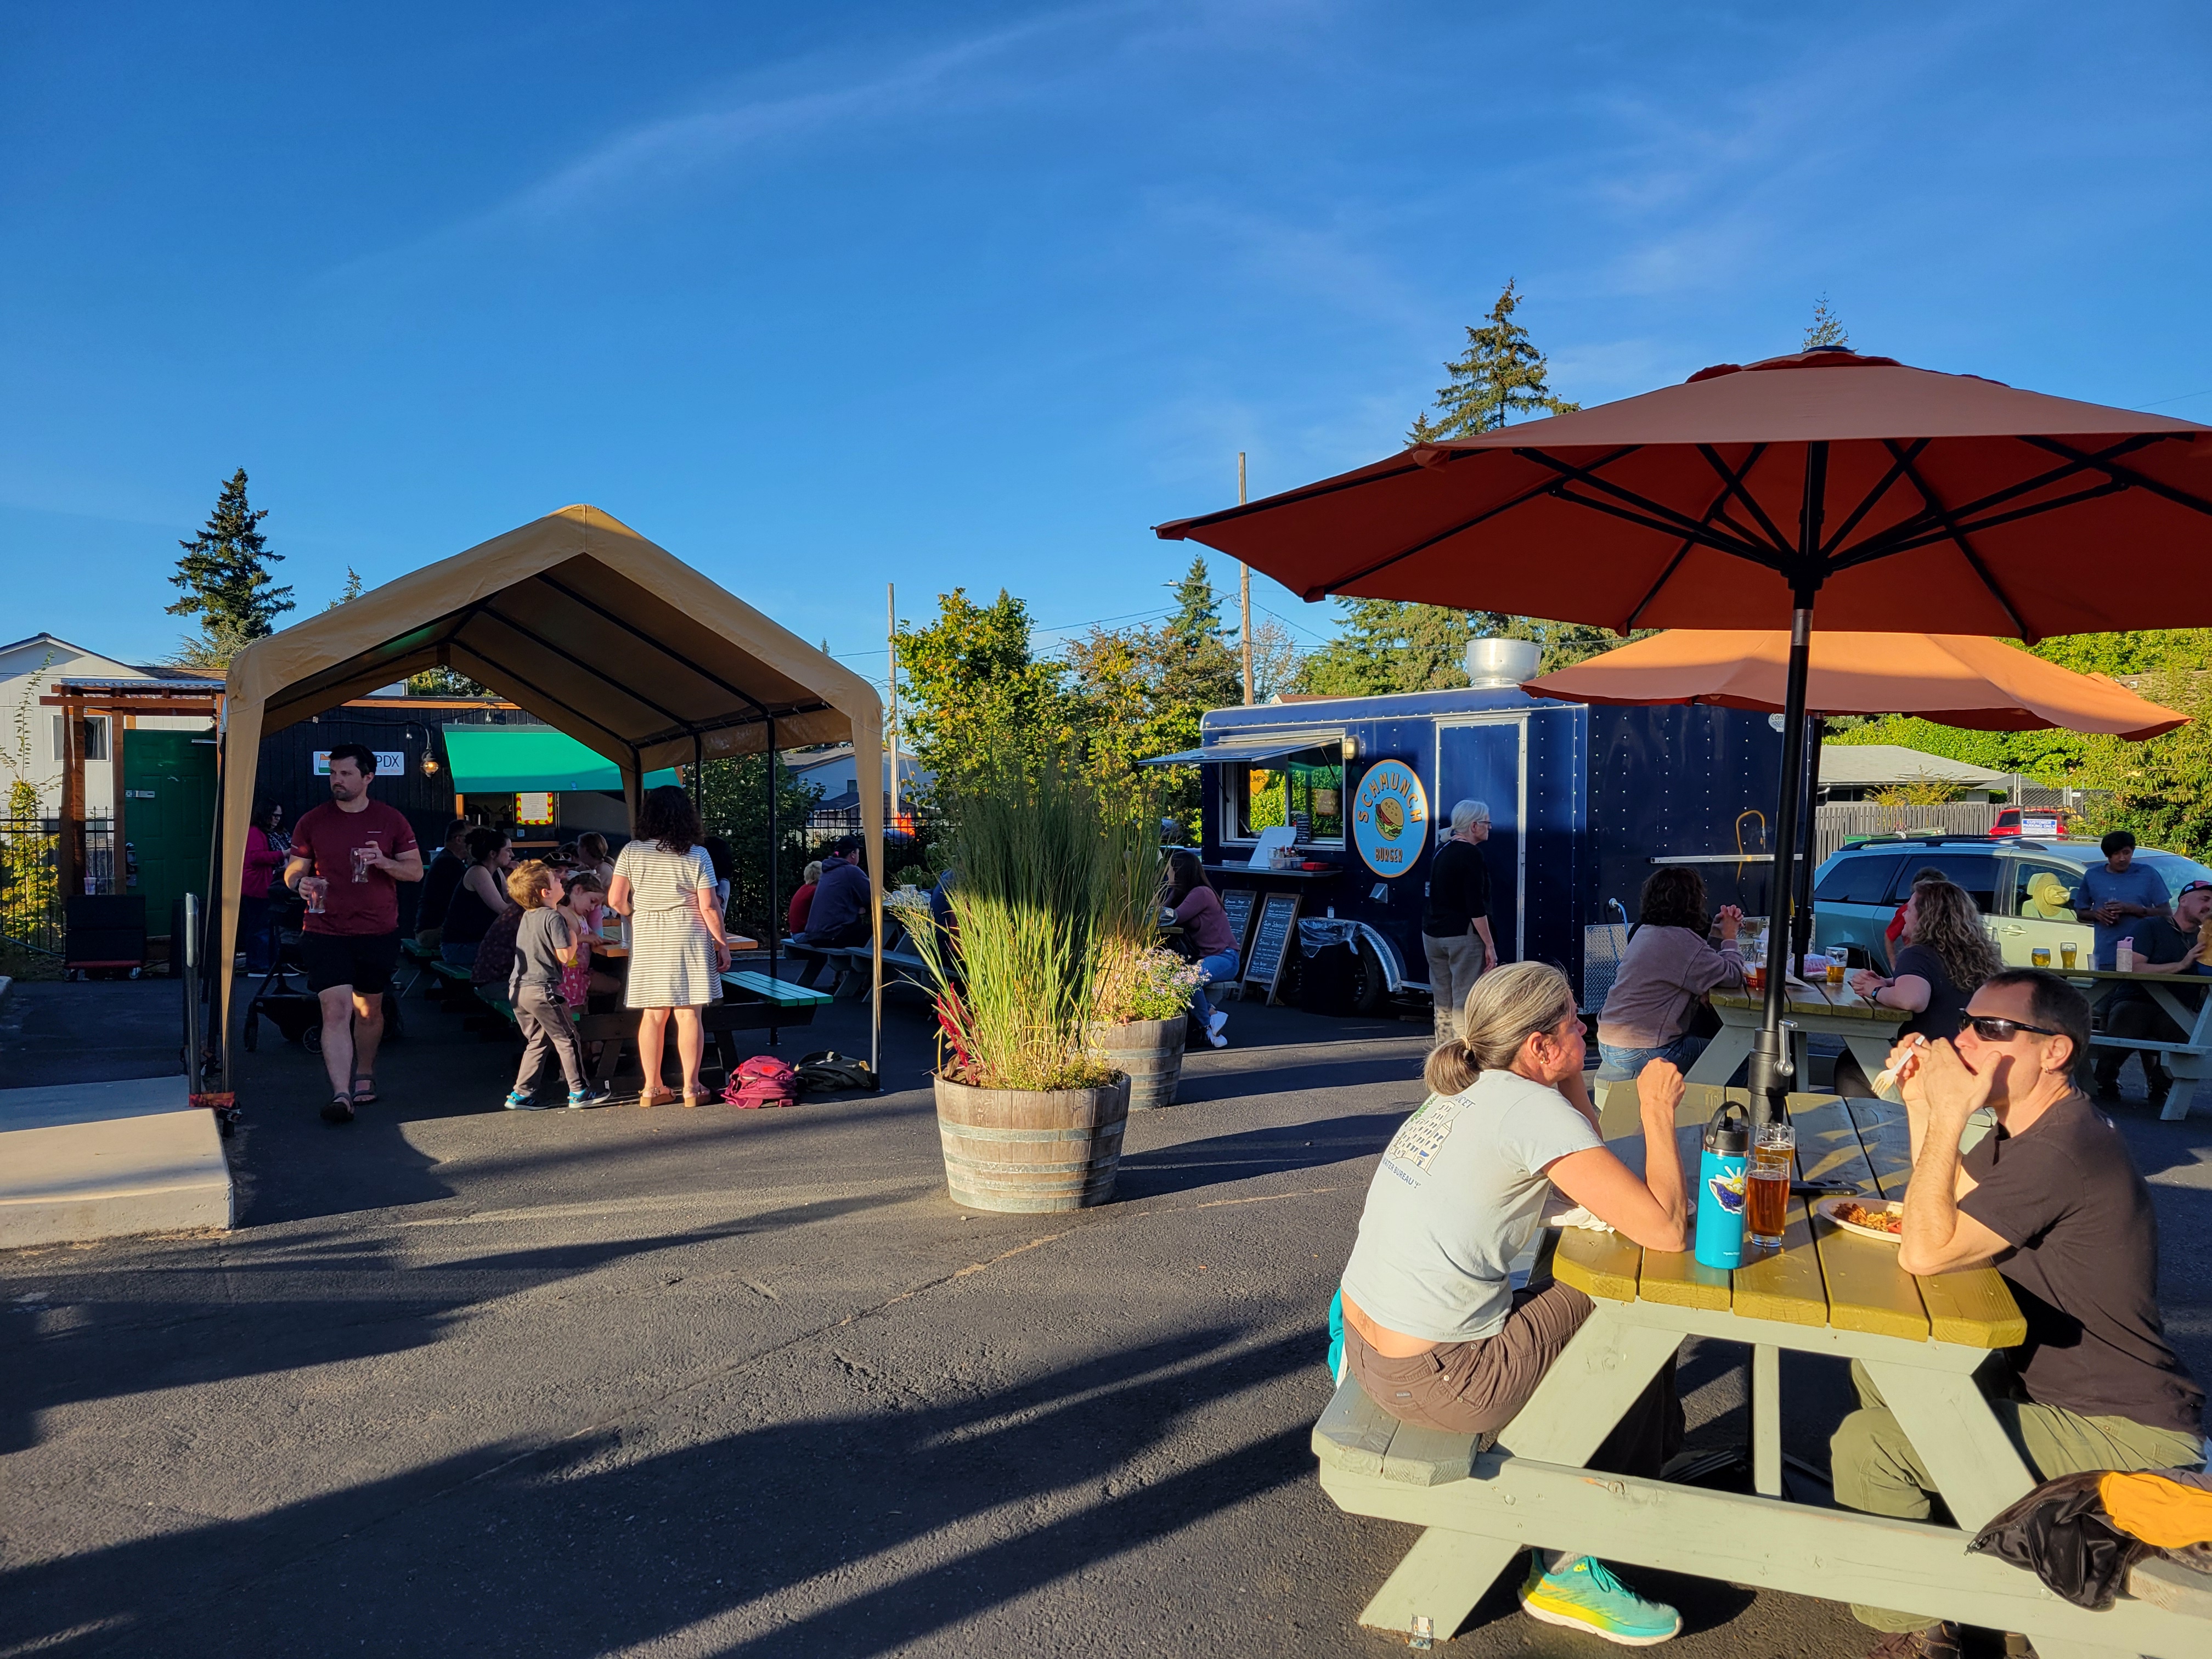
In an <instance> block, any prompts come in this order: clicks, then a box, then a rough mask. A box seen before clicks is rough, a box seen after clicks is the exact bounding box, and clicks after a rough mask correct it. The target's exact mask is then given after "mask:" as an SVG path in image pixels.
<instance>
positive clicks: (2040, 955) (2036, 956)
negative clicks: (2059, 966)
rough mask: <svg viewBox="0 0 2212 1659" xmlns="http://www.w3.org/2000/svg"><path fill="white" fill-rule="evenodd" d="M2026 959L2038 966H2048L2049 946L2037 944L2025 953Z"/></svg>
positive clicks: (2049, 958)
mask: <svg viewBox="0 0 2212 1659" xmlns="http://www.w3.org/2000/svg"><path fill="white" fill-rule="evenodd" d="M2027 959H2028V960H2029V961H2030V962H2032V963H2034V964H2035V965H2036V966H2037V967H2039V968H2048V967H2049V966H2051V947H2050V946H2049V945H2037V946H2036V947H2035V948H2034V949H2033V950H2032V951H2029V952H2028V953H2027Z"/></svg>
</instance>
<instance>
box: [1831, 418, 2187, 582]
mask: <svg viewBox="0 0 2212 1659" xmlns="http://www.w3.org/2000/svg"><path fill="white" fill-rule="evenodd" d="M2147 441H2148V440H2145V439H2136V440H2131V441H2130V444H2129V445H2127V446H2125V447H2135V446H2136V444H2140V443H2142V442H2147ZM2106 453H2107V454H2108V455H2109V454H2115V453H2120V451H2119V450H2117V449H2115V450H2107V451H2106ZM2087 470H2088V469H2087V463H2085V462H2081V461H2075V462H2074V463H2072V464H2071V465H2066V466H2055V467H2053V468H2051V470H2050V471H2048V472H2039V473H2038V474H2036V476H2035V477H2033V478H2023V479H2022V480H2021V481H2020V482H2019V483H2011V484H2007V485H2006V486H2005V487H2004V488H2003V489H1993V490H1991V491H1990V493H1989V494H1988V495H1981V496H1978V497H1976V498H1975V499H1974V500H1972V501H1967V502H1966V503H1964V504H1963V505H1961V506H1960V507H1954V508H1953V509H1952V510H1953V511H1954V513H1956V514H1957V515H1958V517H1959V518H1960V520H1962V521H1963V520H1973V519H1974V515H1975V514H1976V513H1983V512H1985V511H1987V510H1988V509H1989V508H1990V507H1996V505H1998V504H1999V503H2000V502H2002V501H2013V500H2016V499H2017V498H2018V497H2020V496H2022V495H2033V493H2034V492H2035V491H2037V490H2039V489H2045V488H2047V487H2049V486H2050V485H2051V484H2054V483H2057V482H2058V481H2059V480H2060V479H2062V478H2069V477H2073V476H2074V474H2075V473H2076V472H2081V471H2087ZM2082 499H2085V498H2084V497H2081V496H2075V495H2068V496H2063V497H2061V498H2060V499H2058V500H2057V501H2039V502H2037V503H2036V504H2035V505H2033V507H2027V509H2025V510H2023V511H2021V512H2017V513H2009V514H2007V515H2006V517H2005V519H2004V520H2002V522H2006V523H2009V522H2011V521H2012V520H2015V519H2024V518H2033V517H2034V516H2035V515H2036V514H2037V513H2045V512H2048V511H2050V510H2051V508H2052V507H2065V506H2069V505H2071V504H2072V503H2073V502H2074V501H2078V500H2082ZM1937 522H1938V520H1937V519H1936V515H1935V514H1934V513H1931V512H1929V511H1927V510H1925V509H1923V510H1922V511H1921V512H1918V513H1913V514H1912V515H1911V516H1910V517H1909V518H1905V519H1903V520H1899V522H1897V523H1896V524H1893V525H1892V526H1889V528H1888V529H1887V530H1885V531H1883V532H1881V534H1879V535H1877V536H1872V537H1869V538H1868V539H1867V540H1866V541H1864V542H1862V543H1861V544H1859V545H1858V546H1857V548H1855V549H1853V550H1852V553H1851V556H1850V558H1849V559H1847V560H1843V561H1839V562H1838V563H1837V565H1836V566H1835V568H1838V569H1845V568H1849V567H1850V565H1853V564H1863V563H1865V562H1867V561H1868V560H1869V559H1870V558H1875V559H1878V558H1881V557H1883V556H1887V555H1888V554H1890V553H1894V552H1900V551H1905V550H1910V549H1911V548H1915V547H1925V546H1927V545H1928V544H1929V539H1930V538H1929V530H1930V528H1931V527H1932V526H1935V525H1936V523H1937ZM1990 522H1992V521H1991V520H1974V522H1973V523H1972V524H1971V525H1970V526H1969V528H1972V529H1979V528H1981V527H1983V526H1984V525H1986V524H1988V523H1990ZM1932 539H1934V540H1937V541H1941V540H1942V535H1941V534H1937V535H1936V536H1935V537H1934V538H1932Z"/></svg>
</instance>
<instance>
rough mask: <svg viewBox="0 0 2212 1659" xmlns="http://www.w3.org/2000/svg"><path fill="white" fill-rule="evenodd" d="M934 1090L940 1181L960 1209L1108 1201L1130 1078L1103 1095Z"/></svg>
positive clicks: (940, 1084) (1070, 1206)
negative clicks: (942, 1167) (942, 1159)
mask: <svg viewBox="0 0 2212 1659" xmlns="http://www.w3.org/2000/svg"><path fill="white" fill-rule="evenodd" d="M936 1084H937V1134H938V1139H939V1142H940V1143H941V1144H942V1145H943V1147H944V1152H945V1184H946V1186H948V1187H949V1188H951V1193H952V1201H953V1202H954V1203H955V1204H957V1205H959V1206H962V1207H963V1208H964V1209H970V1210H1000V1211H1010V1212H1042V1211H1051V1210H1082V1209H1088V1208H1089V1207H1090V1206H1092V1205H1094V1204H1103V1203H1105V1202H1106V1201H1107V1200H1109V1199H1110V1198H1112V1197H1113V1196H1114V1176H1115V1172H1116V1171H1117V1170H1119V1169H1120V1168H1121V1129H1122V1126H1123V1125H1124V1123H1126V1122H1127V1119H1128V1115H1129V1079H1128V1078H1127V1076H1126V1075H1117V1076H1116V1077H1115V1079H1114V1080H1113V1082H1112V1083H1110V1084H1109V1085H1106V1086H1105V1087H1104V1088H1102V1089H1054V1090H1049V1091H1046V1090H1037V1091H1031V1090H1026V1089H976V1088H971V1087H970V1086H969V1085H967V1084H964V1083H954V1082H952V1081H951V1080H950V1079H945V1078H941V1077H940V1078H939V1079H936Z"/></svg>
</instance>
